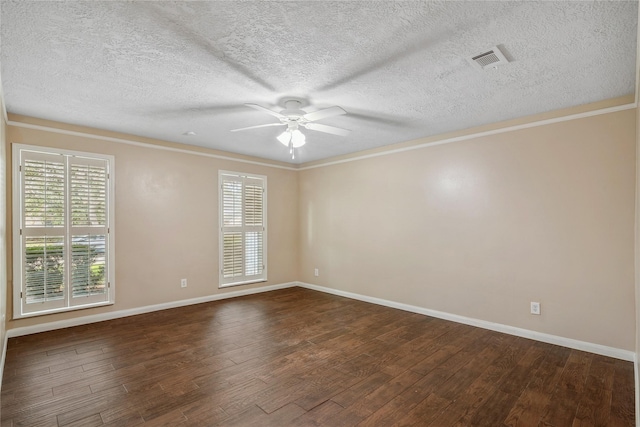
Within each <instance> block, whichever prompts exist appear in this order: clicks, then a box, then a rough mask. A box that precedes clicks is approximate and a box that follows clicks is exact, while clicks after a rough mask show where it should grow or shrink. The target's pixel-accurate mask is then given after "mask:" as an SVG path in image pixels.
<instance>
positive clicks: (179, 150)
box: [7, 120, 298, 171]
mask: <svg viewBox="0 0 640 427" xmlns="http://www.w3.org/2000/svg"><path fill="white" fill-rule="evenodd" d="M7 125H8V126H16V127H22V128H26V129H35V130H42V131H46V132H53V133H59V134H62V135H70V136H79V137H83V138H91V139H99V140H101V141H108V142H115V143H118V144H127V145H134V146H137V147H145V148H155V149H157V150H165V151H172V152H175V153H184V154H193V155H194V156H202V157H211V158H214V159H221V160H232V161H234V162H240V163H248V164H251V165H258V166H266V167H270V168H276V169H285V170H292V171H295V170H298V168H294V167H289V166H280V165H273V164H270V163H264V162H257V161H254V160H245V159H237V158H235V157H230V156H222V155H220V154H211V153H202V152H200V151H194V150H189V149H185V148H176V147H167V146H164V145H156V144H151V143H148V142H140V141H132V140H129V139H123V138H113V137H110V136H102V135H95V134H92V133H86V132H76V131H71V130H65V129H58V128H54V127H49V126H41V125H34V124H30V123H21V122H14V121H9V120H7ZM185 147H188V145H186V144H185Z"/></svg>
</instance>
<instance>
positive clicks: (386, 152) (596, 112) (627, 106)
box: [297, 102, 636, 171]
mask: <svg viewBox="0 0 640 427" xmlns="http://www.w3.org/2000/svg"><path fill="white" fill-rule="evenodd" d="M632 108H636V103H635V102H634V103H633V104H624V105H618V106H615V107H609V108H602V109H599V110H593V111H587V112H584V113H578V114H571V115H568V116H563V117H556V118H553V119H546V120H538V121H535V122H530V123H524V124H521V125H514V126H507V127H504V128H499V129H494V130H489V131H485V132H476V133H471V134H468V135H462V136H456V137H453V138H445V139H440V140H436V141H431V142H425V143H422V144H416V145H412V146H410V147H402V148H396V149H393V148H390V149H388V150H384V151H381V152H378V153H372V154H364V155H362V156H356V157H351V158H348V159H343V160H336V161H333V162H332V161H328V162H326V163H321V164H318V165H313V166H303V167H300V168H298V169H297V170H301V171H304V170H309V169H315V168H321V167H325V166H333V165H339V164H341V163H349V162H355V161H358V160H364V159H370V158H373V157H380V156H388V155H389V154H396V153H402V152H405V151H412V150H419V149H421V148H426V147H433V146H436V145H443V144H450V143H452V142H460V141H467V140H470V139H475V138H481V137H484V136H490V135H497V134H501V133H506V132H513V131H517V130H521V129H528V128H532V127H537V126H545V125H550V124H553V123H561V122H566V121H569V120H576V119H583V118H586V117H592V116H598V115H601V114H609V113H616V112H618V111H624V110H630V109H632ZM387 147H392V145H389V146H387Z"/></svg>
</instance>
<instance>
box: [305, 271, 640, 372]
mask: <svg viewBox="0 0 640 427" xmlns="http://www.w3.org/2000/svg"><path fill="white" fill-rule="evenodd" d="M298 286H300V287H303V288H307V289H311V290H314V291H320V292H325V293H328V294H332V295H338V296H341V297H345V298H351V299H355V300H358V301H364V302H368V303H372V304H377V305H382V306H385V307H391V308H397V309H399V310H404V311H409V312H411V313H418V314H423V315H425V316H431V317H436V318H438V319H444V320H450V321H452V322H456V323H462V324H465V325H471V326H476V327H479V328H483V329H489V330H491V331H496V332H502V333H505V334H509V335H515V336H517V337H522V338H529V339H532V340H536V341H541V342H545V343H548V344H555V345H560V346H563V347H569V348H573V349H576V350H581V351H587V352H589V353H595V354H600V355H602V356H608V357H613V358H616V359H622V360H627V361H634V360H635V356H636V355H635V353H634V352H632V351H628V350H623V349H620V348H615V347H608V346H604V345H600V344H594V343H590V342H586V341H579V340H574V339H571V338H564V337H560V336H557V335H551V334H545V333H542V332H536V331H531V330H529V329H522V328H516V327H515V326H509V325H504V324H501V323H493V322H488V321H486V320H480V319H474V318H471V317H465V316H460V315H457V314H451V313H446V312H443V311H437V310H430V309H428V308H423V307H418V306H415V305H409V304H403V303H399V302H395V301H389V300H385V299H382V298H375V297H370V296H367V295H361V294H355V293H352V292H346V291H340V290H337V289H332V288H326V287H324V286H318V285H312V284H309V283H303V282H298Z"/></svg>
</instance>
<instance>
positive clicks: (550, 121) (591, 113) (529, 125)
mask: <svg viewBox="0 0 640 427" xmlns="http://www.w3.org/2000/svg"><path fill="white" fill-rule="evenodd" d="M636 97H637V95H636ZM637 104H638V103H637V100H636V101H634V102H633V103H631V104H624V105H617V106H615V107H608V108H601V109H598V110H592V111H586V112H583V113H577V114H570V115H568V116H563V117H555V118H553V119H546V120H538V121H533V122H530V123H524V124H521V125H514V126H507V127H504V128H499V129H494V130H490V131H485V132H475V133H470V134H468V135H463V136H458V137H453V138H445V139H440V140H436V141H432V142H425V143H422V144H417V145H412V146H410V147H403V148H396V149H393V148H391V147H393V145H388V146H386V147H389V149H386V150H384V151H381V152H378V153H372V154H365V155H362V156H356V157H351V158H348V159H343V160H336V161H327V162H325V163H320V164H317V165H313V166H302V165H301V166H300V167H294V166H280V165H274V164H270V163H264V162H259V161H254V160H245V159H237V158H234V157H229V156H223V155H219V154H211V153H202V152H199V151H193V150H189V149H187V148H184V149H183V148H176V147H167V146H164V145H156V144H151V143H147V142H139V141H132V140H128V139H123V138H113V137H109V136H102V135H95V134H91V133H86V132H76V131H70V130H64V129H59V128H55V127H50V126H42V125H34V124H30V123H22V122H15V121H10V120H8V119H5V120H6V122H7V125H8V126H16V127H22V128H27V129H35V130H42V131H48V132H53V133H59V134H63V135H71V136H80V137H84V138H91V139H98V140H102V141H109V142H115V143H119V144H127V145H134V146H138V147H145V148H154V149H158V150H165V151H172V152H176V153H184V154H192V155H195V156H202V157H210V158H214V159H221V160H230V161H235V162H240V163H247V164H252V165H259V166H266V167H271V168H276V169H284V170H291V171H303V170H308V169H315V168H321V167H325V166H332V165H337V164H341V163H349V162H355V161H357V160H363V159H369V158H373V157H380V156H386V155H390V154H395V153H402V152H405V151H412V150H418V149H420V148H425V147H432V146H436V145H442V144H450V143H452V142H460V141H467V140H470V139H474V138H480V137H484V136H490V135H497V134H501V133H506V132H513V131H517V130H521V129H528V128H532V127H537V126H545V125H549V124H553V123H561V122H566V121H570V120H577V119H583V118H586V117H593V116H598V115H601V114H609V113H615V112H618V111H624V110H630V109H632V108H636V107H637ZM185 146H186V147H188V145H185ZM303 165H304V163H303Z"/></svg>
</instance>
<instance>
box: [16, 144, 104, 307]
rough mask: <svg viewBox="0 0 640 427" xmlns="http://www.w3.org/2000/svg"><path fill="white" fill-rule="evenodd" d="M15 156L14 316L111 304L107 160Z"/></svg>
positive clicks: (34, 154)
mask: <svg viewBox="0 0 640 427" xmlns="http://www.w3.org/2000/svg"><path fill="white" fill-rule="evenodd" d="M17 156H18V165H17V166H18V173H19V174H18V182H19V189H20V192H19V193H20V194H19V199H18V200H19V202H18V205H19V206H20V210H19V215H20V218H19V234H18V237H19V238H18V240H19V248H20V249H19V250H20V252H19V253H18V254H17V256H16V260H17V262H19V264H18V265H19V267H20V271H19V272H16V273H17V274H18V273H20V276H19V279H20V280H18V281H17V282H18V284H19V285H20V292H19V293H20V295H19V296H20V300H21V304H20V314H29V313H35V312H47V311H50V310H56V309H64V308H67V309H68V308H70V307H74V306H85V305H91V304H96V303H98V304H99V303H103V302H108V301H110V293H109V290H108V287H109V281H108V271H109V270H108V268H109V257H108V254H109V224H108V223H109V206H108V200H109V198H108V195H109V161H108V160H107V159H101V158H85V157H80V156H75V155H70V154H63V153H59V154H56V153H55V152H53V153H46V152H39V151H30V150H24V149H23V150H18V154H17ZM16 249H17V247H16Z"/></svg>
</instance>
